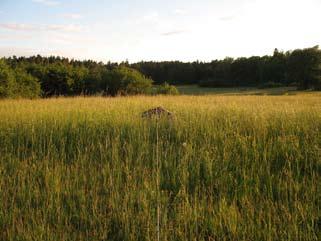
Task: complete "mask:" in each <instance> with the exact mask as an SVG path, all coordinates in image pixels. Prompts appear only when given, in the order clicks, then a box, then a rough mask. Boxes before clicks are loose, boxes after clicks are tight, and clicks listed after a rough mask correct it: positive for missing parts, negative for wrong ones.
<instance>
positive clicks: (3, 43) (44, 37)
mask: <svg viewBox="0 0 321 241" xmlns="http://www.w3.org/2000/svg"><path fill="white" fill-rule="evenodd" d="M320 13H321V0H198V1H196V0H194V1H192V0H162V1H161V0H91V1H89V0H0V56H11V55H17V56H20V55H24V56H29V55H35V54H42V55H62V56H65V57H70V58H77V59H94V60H99V61H100V60H101V61H104V62H106V61H108V60H111V61H122V60H126V59H128V60H129V61H130V62H136V61H140V60H182V61H193V60H201V61H210V60H212V59H217V58H218V59H221V58H224V57H226V56H230V57H238V56H251V55H264V54H271V53H272V51H273V49H274V48H275V47H277V48H279V49H281V50H289V49H294V48H304V47H310V46H314V45H317V44H319V45H321V28H320V23H321V14H320Z"/></svg>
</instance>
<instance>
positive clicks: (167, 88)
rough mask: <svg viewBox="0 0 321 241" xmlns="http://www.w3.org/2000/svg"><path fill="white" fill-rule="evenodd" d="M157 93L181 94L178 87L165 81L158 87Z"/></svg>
mask: <svg viewBox="0 0 321 241" xmlns="http://www.w3.org/2000/svg"><path fill="white" fill-rule="evenodd" d="M155 94H159V95H179V91H178V89H177V88H176V87H175V86H174V85H170V84H168V83H166V82H165V83H164V84H162V85H159V86H157V87H156V91H155Z"/></svg>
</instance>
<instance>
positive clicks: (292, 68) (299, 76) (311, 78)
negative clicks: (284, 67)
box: [288, 46, 321, 89]
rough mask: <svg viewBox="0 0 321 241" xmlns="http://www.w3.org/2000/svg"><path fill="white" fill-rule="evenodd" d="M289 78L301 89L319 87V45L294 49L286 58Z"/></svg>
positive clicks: (320, 57) (320, 59) (320, 52)
mask: <svg viewBox="0 0 321 241" xmlns="http://www.w3.org/2000/svg"><path fill="white" fill-rule="evenodd" d="M288 67H289V78H290V79H291V80H292V81H294V82H297V83H299V87H300V88H301V89H309V88H315V89H320V87H321V50H320V49H319V46H315V47H313V48H307V49H299V50H295V51H293V52H292V53H291V55H290V56H289V60H288Z"/></svg>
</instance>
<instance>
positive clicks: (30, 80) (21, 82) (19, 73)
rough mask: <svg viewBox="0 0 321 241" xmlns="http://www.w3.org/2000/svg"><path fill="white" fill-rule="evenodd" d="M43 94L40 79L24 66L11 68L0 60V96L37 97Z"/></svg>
mask: <svg viewBox="0 0 321 241" xmlns="http://www.w3.org/2000/svg"><path fill="white" fill-rule="evenodd" d="M40 94H41V88H40V84H39V82H38V79H37V78H36V77H34V76H32V75H30V74H28V73H27V72H26V71H25V70H24V69H22V68H15V69H11V68H10V67H9V66H8V65H7V64H6V63H5V62H4V61H3V60H0V97H2V98H15V97H21V98H37V97H39V96H40Z"/></svg>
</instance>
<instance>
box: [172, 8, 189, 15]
mask: <svg viewBox="0 0 321 241" xmlns="http://www.w3.org/2000/svg"><path fill="white" fill-rule="evenodd" d="M174 14H176V15H186V14H187V10H186V9H181V8H179V9H175V10H174Z"/></svg>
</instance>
